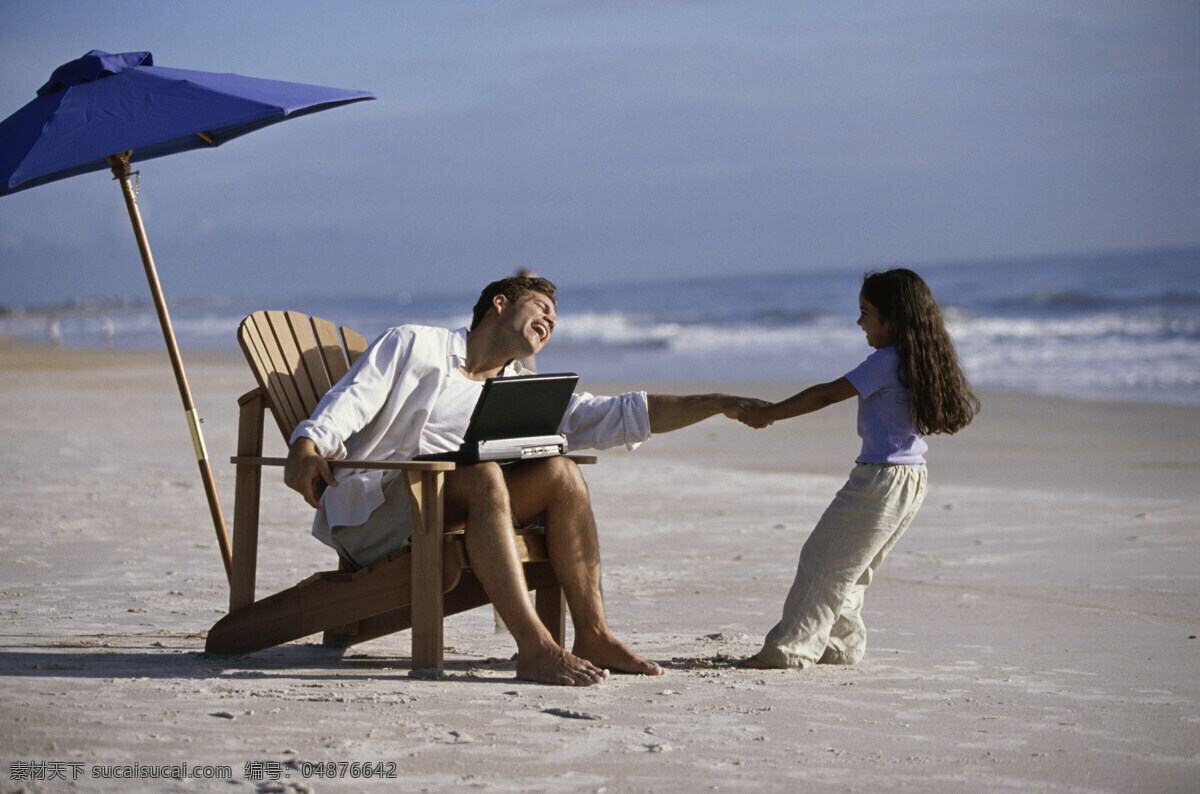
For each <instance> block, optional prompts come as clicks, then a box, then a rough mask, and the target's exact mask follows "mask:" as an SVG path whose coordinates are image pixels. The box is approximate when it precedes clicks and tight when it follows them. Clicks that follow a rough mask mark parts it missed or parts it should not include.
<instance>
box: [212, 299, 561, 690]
mask: <svg viewBox="0 0 1200 794" xmlns="http://www.w3.org/2000/svg"><path fill="white" fill-rule="evenodd" d="M339 331H340V333H339ZM238 341H239V342H240V344H241V347H242V350H243V352H244V353H245V354H246V359H247V361H248V362H249V363H250V368H251V369H252V370H253V372H254V378H255V380H256V381H257V382H258V387H257V388H255V389H253V390H252V391H250V392H247V393H246V394H245V395H243V396H242V397H241V398H240V400H239V401H238V402H239V405H240V414H239V423H238V446H237V455H236V456H235V457H234V458H232V462H233V463H234V464H236V465H237V474H236V488H235V494H234V516H233V541H232V547H233V564H232V574H231V577H230V593H229V613H228V614H227V615H225V617H223V618H221V619H220V620H219V621H217V623H216V624H215V625H214V626H213V627H212V628H211V629H210V630H209V632H208V639H207V642H206V643H205V650H206V651H208V652H210V653H223V654H240V653H249V652H251V651H255V650H260V649H262V648H269V647H271V646H274V645H279V644H281V643H285V642H288V641H290V640H296V639H300V638H301V637H307V636H309V635H311V634H316V633H319V632H323V633H324V644H325V645H327V646H336V647H346V646H349V645H352V644H354V643H359V642H364V641H366V640H370V639H374V638H376V637H381V636H384V635H386V634H390V633H392V632H396V631H401V630H404V629H411V630H412V666H413V668H414V669H418V668H436V669H438V670H441V669H442V666H443V656H442V621H443V619H444V618H445V617H446V616H448V615H453V614H456V613H458V612H463V611H465V610H468V609H472V608H475V607H478V606H482V605H485V604H488V603H490V602H489V599H488V597H487V595H486V594H485V593H484V591H483V587H482V586H481V585H480V584H479V580H478V579H477V578H476V577H475V576H474V574H473V573H472V571H471V566H470V562H469V560H468V558H467V553H466V545H465V543H464V540H463V534H462V533H461V532H454V533H447V532H445V530H444V526H443V509H442V490H443V479H444V476H445V472H447V471H449V470H451V469H453V468H454V464H453V463H445V462H417V461H412V462H409V461H405V462H399V461H391V462H370V461H365V462H364V461H351V460H344V461H338V462H337V463H336V464H335V465H336V466H337V467H353V468H368V467H370V468H378V469H399V470H400V471H402V472H403V475H402V476H404V477H405V481H406V483H407V484H408V487H409V490H410V492H411V494H412V497H413V504H414V521H413V537H412V543H411V544H410V545H409V546H408V547H406V548H403V549H400V550H399V551H396V552H394V553H392V554H391V555H389V556H388V557H387V558H386V559H382V560H378V561H376V562H375V563H373V564H371V565H369V566H367V567H366V568H361V569H358V570H352V566H350V565H349V564H347V563H346V562H345V561H344V560H341V562H340V565H339V567H338V569H337V570H330V571H321V572H318V573H314V574H313V575H312V576H309V577H308V578H307V579H305V580H303V581H302V582H300V583H298V584H296V585H294V586H292V587H289V588H288V589H286V590H283V591H281V592H278V593H275V594H273V595H269V596H266V597H264V598H261V599H256V597H255V576H256V573H257V566H258V545H259V504H260V503H259V497H260V493H261V487H262V472H263V467H281V466H283V464H284V462H285V459H284V458H264V457H263V426H264V415H265V412H266V411H270V413H271V415H272V416H273V417H274V418H275V422H276V424H277V425H278V426H279V430H280V432H281V433H283V437H284V439H285V440H286V439H288V438H290V437H291V434H292V431H293V430H294V429H295V428H296V426H297V425H298V424H299V423H300V422H301V421H303V420H304V419H307V418H308V417H309V416H310V415H311V414H312V411H313V409H314V408H315V407H316V405H317V401H318V400H320V399H321V396H322V395H324V394H325V392H326V391H328V390H329V388H330V386H331V385H332V384H334V383H337V381H338V380H339V379H340V378H341V377H342V375H344V374H345V373H346V371H347V369H348V368H349V366H350V365H351V364H353V363H354V360H355V359H356V358H357V357H358V356H359V355H361V354H362V352H363V351H364V350H365V349H366V341H365V340H364V339H363V337H362V336H361V335H359V334H358V333H356V332H354V331H352V330H350V329H348V328H345V327H342V328H340V329H338V328H336V327H335V326H334V324H333V323H331V322H329V321H327V320H322V319H320V318H316V317H309V316H307V315H304V314H300V313H298V312H277V311H266V312H255V313H254V314H252V315H250V316H249V317H247V318H246V319H245V320H243V321H242V324H241V325H240V326H239V328H238ZM279 480H280V481H279V487H281V488H282V487H285V486H284V485H283V483H282V476H280V477H279ZM297 498H298V497H297ZM305 529H307V528H305ZM297 530H299V528H297ZM308 538H309V536H308V533H307V531H305V532H300V531H297V532H295V533H294V534H289V535H288V536H287V537H278V538H269V539H268V544H269V545H268V548H270V545H273V544H282V543H303V542H308ZM517 540H518V549H519V551H520V554H521V557H522V560H523V561H524V564H525V566H524V567H525V578H526V581H527V582H528V584H529V587H530V589H531V590H533V591H534V593H535V595H536V608H537V613H538V615H539V616H540V617H541V619H542V621H543V622H544V623H545V624H546V626H547V628H548V629H549V630H550V633H551V634H552V635H553V636H554V639H555V641H557V642H558V643H559V644H561V643H562V640H563V635H564V631H565V619H566V618H565V616H566V610H565V605H564V603H563V597H562V588H561V586H560V585H559V583H558V580H557V579H556V578H555V575H554V572H553V570H552V569H551V567H550V562H549V558H548V557H547V554H546V542H545V535H544V533H543V532H542V531H540V530H522V531H519V532H518V537H517ZM266 556H267V558H268V559H269V558H270V554H269V553H268V554H267V555H266Z"/></svg>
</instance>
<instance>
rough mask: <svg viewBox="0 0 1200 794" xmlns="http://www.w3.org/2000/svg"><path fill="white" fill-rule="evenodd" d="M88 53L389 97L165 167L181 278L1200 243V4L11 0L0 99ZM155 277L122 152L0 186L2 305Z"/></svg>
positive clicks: (381, 280)
mask: <svg viewBox="0 0 1200 794" xmlns="http://www.w3.org/2000/svg"><path fill="white" fill-rule="evenodd" d="M92 49H101V50H106V51H108V52H127V51H145V50H148V51H150V52H151V53H153V56H154V62H155V65H158V66H173V67H178V68H183V69H196V70H202V71H215V72H236V73H239V74H244V75H249V76H255V77H266V78H272V79H278V80H289V81H294V82H302V83H314V84H318V85H326V86H336V87H339V88H350V89H358V90H366V91H371V92H374V93H375V94H377V96H378V99H377V100H375V101H371V102H362V103H356V104H353V105H349V106H345V107H341V108H336V109H333V110H330V111H327V112H324V113H319V114H315V115H312V116H306V117H303V118H299V119H295V120H293V121H288V122H286V123H283V124H277V125H274V126H272V127H269V128H266V129H264V130H261V131H258V132H255V133H253V134H251V135H248V136H245V137H243V138H239V139H237V140H234V141H232V142H230V143H228V144H226V145H224V146H220V147H216V148H214V149H212V150H210V151H202V152H200V151H197V152H188V153H183V154H179V155H174V156H171V157H167V158H161V159H156V160H150V161H145V162H143V163H142V164H141V165H140V167H139V168H140V172H141V174H140V194H139V205H140V207H141V210H142V213H143V215H144V219H145V224H146V228H147V231H148V236H149V240H150V244H151V247H152V249H153V251H154V258H155V261H156V263H157V266H158V270H159V272H160V275H161V278H162V282H163V287H164V290H165V291H166V293H167V295H168V297H169V298H197V297H208V296H241V297H246V296H260V295H261V296H263V297H272V296H290V295H303V294H310V293H313V292H324V293H339V294H396V293H401V292H415V293H418V294H420V293H430V292H435V293H436V292H439V291H442V290H441V288H442V287H443V286H444V287H446V290H445V291H449V289H450V288H453V289H455V290H457V289H460V288H461V287H462V286H463V285H464V284H465V285H470V286H476V285H479V284H482V283H484V282H486V281H488V280H491V279H492V278H496V277H500V276H504V275H508V274H510V273H512V272H515V271H516V270H517V269H518V268H521V267H529V268H532V269H533V270H535V271H537V272H539V273H540V274H542V275H545V276H548V277H550V278H551V279H552V280H554V281H556V282H557V283H558V284H559V286H560V288H561V287H566V286H569V285H572V284H621V283H629V284H631V285H633V284H636V283H638V282H641V281H646V280H652V279H662V278H675V277H682V276H688V275H697V276H704V275H715V274H724V273H777V272H805V271H812V270H824V269H844V268H855V269H864V268H870V267H880V266H888V265H892V264H909V265H919V264H927V263H942V262H959V261H968V262H970V261H981V260H996V259H1005V258H1023V257H1035V256H1039V255H1046V254H1066V253H1087V252H1108V251H1126V250H1140V249H1149V248H1163V247H1184V246H1197V245H1200V146H1197V142H1198V141H1200V2H1197V0H1126V1H1125V2H1116V1H1105V0H970V2H966V1H965V0H906V1H905V2H895V1H894V0H878V1H868V0H861V1H860V0H847V1H846V2H835V0H826V1H825V2H806V1H798V0H740V1H739V0H733V1H728V2H717V1H715V0H714V1H705V0H691V1H690V2H656V1H655V0H645V1H643V2H634V1H633V0H625V1H624V2H622V1H621V0H609V1H607V2H605V1H603V0H591V1H588V0H579V1H578V2H566V1H565V0H543V1H542V2H533V1H531V0H512V1H504V2H502V1H500V0H493V1H491V2H483V1H476V0H454V1H453V2H440V1H439V2H403V1H400V0H391V1H389V2H382V1H381V2H363V1H361V0H338V1H337V2H332V1H331V2H305V1H304V0H287V1H286V2H284V1H282V0H256V1H254V2H246V1H245V0H238V1H237V2H228V1H227V0H210V1H209V2H205V3H177V2H160V1H159V0H154V1H153V2H134V1H133V0H105V2H102V3H93V2H88V1H87V0H74V1H68V0H0V118H3V117H7V116H8V115H10V114H11V113H13V112H15V111H16V110H17V109H19V108H20V107H21V106H23V105H24V104H26V103H27V102H29V101H30V100H32V99H33V97H34V95H35V92H36V90H37V88H38V87H39V86H40V85H42V83H44V82H45V81H46V79H47V78H48V77H49V75H50V73H51V72H52V71H53V70H54V69H55V68H56V67H57V66H58V65H60V64H62V63H65V62H67V61H70V60H73V59H75V58H78V57H79V56H81V55H83V54H84V53H86V52H87V51H89V50H92ZM146 294H147V293H146V287H145V280H144V275H143V273H142V270H141V265H140V260H139V258H138V253H137V248H136V244H135V242H134V237H133V233H132V230H131V228H130V225H129V219H128V216H127V215H126V212H125V207H124V203H123V201H122V199H121V195H120V189H119V187H118V186H117V185H116V184H115V183H114V182H113V181H112V179H111V175H109V174H107V173H104V172H97V173H93V174H89V175H85V176H80V177H75V178H72V179H69V180H63V181H60V182H57V183H53V184H50V185H45V186H42V187H38V188H34V189H31V190H27V191H24V192H20V193H17V194H14V195H10V196H4V197H0V306H5V305H7V306H16V305H26V306H52V305H57V304H61V303H64V302H67V301H71V300H88V299H97V298H119V297H125V296H133V297H140V296H144V295H146Z"/></svg>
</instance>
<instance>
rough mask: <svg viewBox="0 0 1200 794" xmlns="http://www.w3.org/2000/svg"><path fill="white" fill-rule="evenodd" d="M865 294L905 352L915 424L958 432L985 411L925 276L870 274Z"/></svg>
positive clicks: (904, 377)
mask: <svg viewBox="0 0 1200 794" xmlns="http://www.w3.org/2000/svg"><path fill="white" fill-rule="evenodd" d="M862 296H863V297H864V298H866V300H867V302H868V303H870V304H871V305H872V306H874V307H875V308H876V309H878V310H879V315H880V319H882V320H883V321H884V322H885V323H887V325H888V331H889V332H890V334H891V337H892V344H894V345H895V346H896V352H897V353H898V354H899V356H900V379H901V382H902V383H904V385H905V386H906V387H907V388H908V390H909V391H910V392H911V393H912V414H913V425H914V426H915V427H916V429H917V431H918V432H920V433H921V434H923V435H929V434H932V433H956V432H958V431H959V430H962V429H963V428H964V427H966V426H967V425H968V424H969V423H970V422H971V420H972V419H973V418H974V417H975V414H976V413H978V412H979V398H977V397H976V396H975V394H974V392H972V391H971V385H970V384H969V383H967V379H966V377H965V376H964V375H963V371H962V366H961V365H960V364H959V361H958V353H956V352H955V350H954V342H953V341H951V339H950V334H949V332H947V331H946V323H945V321H944V320H943V319H942V310H941V307H939V306H938V304H937V301H935V300H934V299H933V293H932V292H930V290H929V286H928V285H927V284H926V283H925V281H924V279H922V278H921V277H920V276H918V275H917V274H916V273H914V272H912V271H911V270H906V269H904V268H896V269H894V270H887V271H884V272H882V273H868V274H867V275H866V277H864V278H863V286H862Z"/></svg>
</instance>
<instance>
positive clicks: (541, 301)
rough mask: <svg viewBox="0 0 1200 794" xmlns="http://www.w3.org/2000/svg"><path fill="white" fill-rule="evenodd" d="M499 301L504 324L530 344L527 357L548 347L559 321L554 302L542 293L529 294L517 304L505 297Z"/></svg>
mask: <svg viewBox="0 0 1200 794" xmlns="http://www.w3.org/2000/svg"><path fill="white" fill-rule="evenodd" d="M497 301H498V303H497V309H498V310H499V311H500V313H501V315H500V316H501V318H502V319H503V320H505V323H504V324H505V325H506V326H507V327H509V328H511V329H513V330H514V331H516V333H518V334H519V335H520V336H521V338H522V339H524V340H525V341H526V342H528V344H529V347H530V350H529V353H527V354H526V355H531V354H533V353H537V352H538V351H540V350H541V349H542V348H543V347H545V346H546V342H547V341H549V339H550V334H551V333H552V332H553V331H554V323H555V321H556V320H557V319H558V315H557V313H556V312H555V310H554V301H552V300H550V298H549V297H548V296H546V295H544V294H542V293H540V292H527V293H525V294H524V295H522V296H521V297H520V298H518V299H517V300H516V302H515V303H509V302H508V299H507V298H504V297H503V296H499V297H497Z"/></svg>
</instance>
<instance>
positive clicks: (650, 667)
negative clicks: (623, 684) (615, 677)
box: [571, 635, 666, 675]
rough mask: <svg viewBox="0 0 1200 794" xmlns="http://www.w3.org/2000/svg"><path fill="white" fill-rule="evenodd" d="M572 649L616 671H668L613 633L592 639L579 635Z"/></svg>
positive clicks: (597, 663)
mask: <svg viewBox="0 0 1200 794" xmlns="http://www.w3.org/2000/svg"><path fill="white" fill-rule="evenodd" d="M571 650H572V651H573V652H574V653H575V655H576V656H578V657H579V658H581V659H587V660H588V661H589V662H591V663H592V664H594V665H596V666H597V667H603V668H604V669H605V670H612V671H613V672H614V673H630V674H632V675H662V674H663V673H665V672H666V671H665V670H663V669H662V668H661V667H659V666H658V665H657V664H655V663H654V662H652V661H650V660H649V659H643V658H642V657H640V656H638V655H637V654H636V653H634V652H633V651H631V650H629V648H627V647H626V646H625V645H624V644H623V643H622V642H620V641H619V640H617V638H616V637H613V636H611V635H608V636H606V637H600V638H596V639H594V640H591V641H587V640H584V639H582V638H578V637H577V638H576V640H575V647H574V648H572V649H571Z"/></svg>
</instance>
